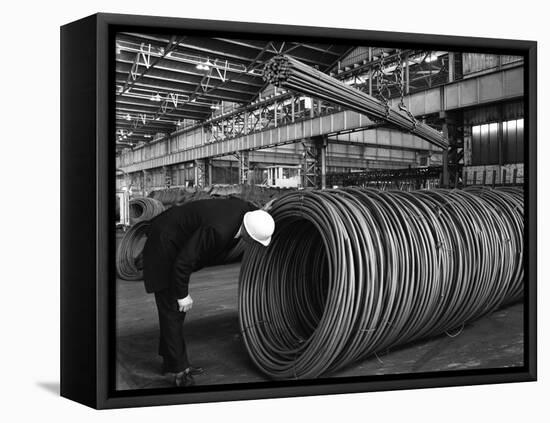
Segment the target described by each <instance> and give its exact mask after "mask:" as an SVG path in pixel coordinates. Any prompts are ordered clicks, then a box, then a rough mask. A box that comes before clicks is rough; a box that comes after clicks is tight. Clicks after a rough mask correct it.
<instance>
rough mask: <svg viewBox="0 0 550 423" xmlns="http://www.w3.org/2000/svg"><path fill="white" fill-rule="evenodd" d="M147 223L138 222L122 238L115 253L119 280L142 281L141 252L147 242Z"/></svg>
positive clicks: (148, 223)
mask: <svg viewBox="0 0 550 423" xmlns="http://www.w3.org/2000/svg"><path fill="white" fill-rule="evenodd" d="M149 226H151V223H150V222H149V221H143V222H138V223H136V224H135V225H134V226H132V227H131V228H130V229H129V230H128V231H127V232H126V233H125V234H124V236H123V237H122V239H121V240H120V243H119V244H118V248H117V253H116V261H115V263H116V270H117V274H118V276H119V278H121V279H124V280H127V281H138V280H142V279H143V265H142V263H141V260H142V256H141V254H142V252H143V247H144V246H145V241H146V240H147V231H148V230H149Z"/></svg>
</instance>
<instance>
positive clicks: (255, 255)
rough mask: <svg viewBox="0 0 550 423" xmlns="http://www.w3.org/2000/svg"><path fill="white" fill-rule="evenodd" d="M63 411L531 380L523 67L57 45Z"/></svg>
mask: <svg viewBox="0 0 550 423" xmlns="http://www.w3.org/2000/svg"><path fill="white" fill-rule="evenodd" d="M61 100H62V105H61V193H62V200H61V221H62V234H61V244H62V251H61V253H62V265H61V269H62V274H61V394H62V395H63V396H65V397H67V398H70V399H72V400H75V401H78V402H81V403H83V404H86V405H89V406H91V407H95V408H116V407H129V406H146V405H157V404H178V403H191V402H207V401H226V400H239V399H254V398H272V397H283V396H300V395H315V394H330V393H343V392H365V391H373V390H395V389H412V388H424V387H436V386H457V385H468V384H482V383H500V382H520V381H533V380H535V379H536V320H535V316H536V263H535V260H536V258H535V257H536V254H535V246H536V43H535V42H532V41H517V40H500V39H498V40H497V39H483V38H470V37H451V36H440V35H427V34H405V33H396V32H375V31H359V30H342V29H335V28H316V27H306V26H304V27H298V26H281V25H267V24H255V23H240V22H221V21H206V20H190V19H179V18H161V17H148V16H130V15H111V14H97V15H93V16H90V17H87V18H84V19H82V20H79V21H76V22H73V23H70V24H67V25H66V26H63V27H62V28H61Z"/></svg>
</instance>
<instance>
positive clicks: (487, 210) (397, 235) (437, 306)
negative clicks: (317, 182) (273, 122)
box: [239, 188, 523, 379]
mask: <svg viewBox="0 0 550 423" xmlns="http://www.w3.org/2000/svg"><path fill="white" fill-rule="evenodd" d="M270 213H271V214H272V216H273V218H274V219H275V222H276V230H275V234H274V236H273V238H272V242H271V244H270V246H269V247H268V248H264V247H261V246H254V247H251V248H249V249H248V250H247V252H246V253H245V256H244V259H243V263H242V266H241V272H240V277H239V321H240V328H241V332H242V336H243V339H244V343H245V345H246V348H247V350H248V353H249V355H250V357H251V359H252V361H253V362H254V363H255V364H256V366H257V367H258V368H259V369H260V370H261V371H262V372H263V373H265V374H266V375H268V376H270V377H272V378H274V379H287V378H290V379H293V378H316V377H319V376H321V375H324V374H327V373H330V372H333V371H335V370H338V369H340V368H342V367H344V366H346V365H348V364H350V363H352V362H355V361H358V360H360V359H364V358H366V357H369V356H373V357H374V356H375V355H376V353H377V352H380V351H385V350H387V349H388V348H390V347H393V346H396V345H403V344H405V343H407V342H411V341H413V340H417V339H420V338H424V337H428V336H434V335H440V334H443V333H445V332H447V333H450V331H452V332H455V333H458V330H459V329H460V328H462V327H463V326H464V325H465V324H466V323H468V322H470V321H472V320H474V319H477V318H479V317H480V316H482V315H484V314H487V313H490V312H492V311H494V310H496V309H497V308H499V307H501V306H502V305H504V304H508V303H511V302H514V301H517V300H519V299H521V298H522V296H523V270H522V268H523V266H522V264H523V192H522V190H521V189H518V188H503V189H486V188H472V189H467V190H443V189H436V190H426V191H415V192H403V191H377V190H374V189H360V188H344V189H339V190H321V191H301V192H295V193H291V194H288V195H286V196H284V197H281V198H280V199H278V200H276V202H275V203H274V204H273V208H272V209H271V210H270ZM260 322H261V324H260Z"/></svg>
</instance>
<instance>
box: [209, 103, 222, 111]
mask: <svg viewBox="0 0 550 423" xmlns="http://www.w3.org/2000/svg"><path fill="white" fill-rule="evenodd" d="M210 108H211V109H212V110H219V108H220V106H218V105H217V104H212V105H211V106H210Z"/></svg>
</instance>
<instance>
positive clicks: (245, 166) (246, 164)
mask: <svg viewBox="0 0 550 423" xmlns="http://www.w3.org/2000/svg"><path fill="white" fill-rule="evenodd" d="M236 156H237V158H238V159H239V183H241V184H243V185H244V184H248V183H249V180H248V172H249V171H250V161H249V154H248V151H240V152H239V153H238V154H236Z"/></svg>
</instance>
